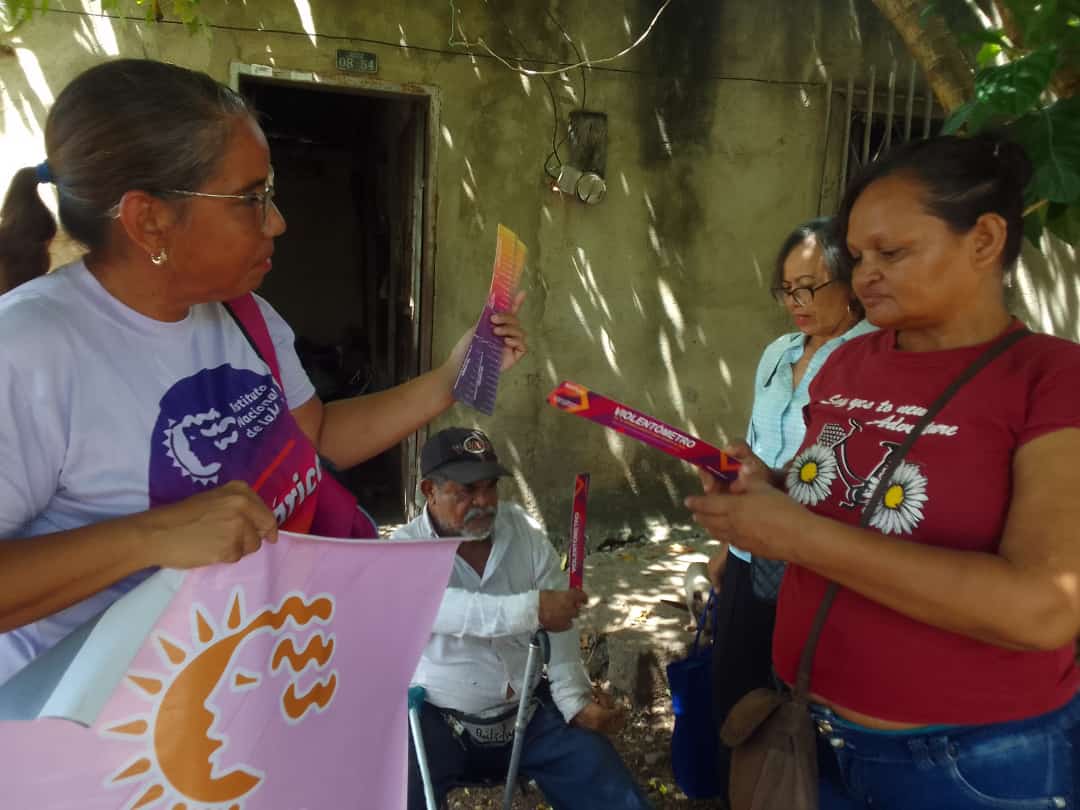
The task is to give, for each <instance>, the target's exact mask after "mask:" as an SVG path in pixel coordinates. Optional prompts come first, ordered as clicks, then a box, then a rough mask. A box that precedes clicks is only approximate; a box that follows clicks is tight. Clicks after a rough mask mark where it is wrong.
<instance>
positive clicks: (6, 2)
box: [0, 0, 206, 34]
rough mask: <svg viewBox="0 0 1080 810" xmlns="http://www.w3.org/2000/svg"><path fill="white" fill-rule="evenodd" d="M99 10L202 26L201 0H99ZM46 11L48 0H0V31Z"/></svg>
mask: <svg viewBox="0 0 1080 810" xmlns="http://www.w3.org/2000/svg"><path fill="white" fill-rule="evenodd" d="M99 2H100V3H101V10H102V11H103V12H105V13H107V14H114V15H116V16H120V17H123V16H128V15H129V14H132V12H134V13H136V14H138V15H140V16H142V17H143V18H144V19H145V20H146V21H147V22H155V21H156V22H160V21H162V20H164V19H165V18H166V17H167V16H171V17H173V18H175V19H178V20H179V21H180V22H182V23H184V25H185V26H186V27H187V29H188V30H189V31H190V32H192V33H195V32H197V31H200V30H202V29H204V28H205V27H206V18H205V17H204V16H203V14H202V3H201V0H99ZM48 10H49V0H0V32H6V33H9V34H10V33H11V32H12V31H14V30H15V29H16V28H17V27H18V26H20V25H22V24H23V23H24V22H26V21H27V20H29V19H30V18H31V17H32V16H33V14H34V13H35V12H36V13H45V12H47V11H48Z"/></svg>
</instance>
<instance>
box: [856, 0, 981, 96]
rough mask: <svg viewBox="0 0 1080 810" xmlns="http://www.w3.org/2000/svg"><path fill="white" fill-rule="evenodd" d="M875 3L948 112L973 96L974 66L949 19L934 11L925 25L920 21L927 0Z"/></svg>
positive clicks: (897, 0) (898, 0) (878, 1)
mask: <svg viewBox="0 0 1080 810" xmlns="http://www.w3.org/2000/svg"><path fill="white" fill-rule="evenodd" d="M874 5H875V6H877V7H878V10H879V11H880V12H881V13H882V15H884V17H885V19H887V20H888V21H889V22H891V23H892V24H893V27H894V28H895V29H896V32H897V33H898V34H899V35H900V38H901V39H903V40H904V44H905V45H907V48H908V51H910V52H911V55H912V56H913V57H914V58H915V61H916V62H917V63H918V65H919V67H920V68H922V71H923V73H924V74H926V78H927V80H928V81H929V82H930V88H931V89H932V90H933V91H934V95H935V96H936V97H937V100H938V101H939V102H941V106H942V107H944V108H945V110H946V112H950V113H951V112H952V111H953V110H955V109H956V108H957V107H959V106H960V105H961V104H963V103H964V102H966V101H968V100H969V99H970V98H971V96H972V94H973V92H974V89H975V83H974V76H973V73H972V69H971V65H970V64H969V63H968V60H967V57H966V56H965V55H964V52H963V51H962V50H960V45H959V44H958V43H957V42H956V39H955V38H954V37H953V35H952V34H951V33H950V32H949V30H948V28H947V27H946V26H945V21H944V20H942V19H941V17H939V16H938V15H936V14H931V15H929V17H928V18H927V20H926V25H925V26H923V25H921V24H920V23H919V15H920V14H921V13H922V11H923V9H924V8H925V7H926V5H927V0H874Z"/></svg>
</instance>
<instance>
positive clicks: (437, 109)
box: [229, 62, 442, 520]
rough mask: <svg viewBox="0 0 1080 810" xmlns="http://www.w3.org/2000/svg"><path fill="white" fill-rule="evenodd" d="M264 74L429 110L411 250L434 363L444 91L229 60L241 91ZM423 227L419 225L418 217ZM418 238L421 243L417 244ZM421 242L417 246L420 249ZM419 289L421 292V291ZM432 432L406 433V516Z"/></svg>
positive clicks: (417, 323) (415, 317) (426, 350)
mask: <svg viewBox="0 0 1080 810" xmlns="http://www.w3.org/2000/svg"><path fill="white" fill-rule="evenodd" d="M242 76H244V77H248V78H252V79H266V80H268V81H270V82H272V83H274V84H292V85H300V86H303V85H313V87H312V88H311V89H313V90H314V89H316V88H318V89H323V90H330V91H331V92H337V93H341V94H355V95H365V96H389V97H392V98H399V99H406V100H409V101H413V102H417V101H419V102H420V104H421V106H422V107H423V109H424V113H425V124H426V126H425V132H424V134H423V136H422V141H423V142H422V146H421V148H422V150H423V154H422V155H421V158H422V161H423V165H422V170H421V171H419V172H416V173H415V175H416V179H415V187H414V189H413V196H414V199H416V200H419V203H420V204H419V205H418V206H416V207H415V208H414V211H413V227H412V230H413V250H412V256H413V261H412V268H411V276H412V278H411V284H412V290H413V300H412V313H411V315H412V328H413V340H414V345H415V346H416V354H417V357H416V365H417V373H418V374H423V373H424V372H426V371H429V370H430V369H431V344H432V332H433V328H434V320H435V318H434V301H435V226H436V209H437V205H436V200H437V196H436V194H435V178H436V177H437V176H438V156H439V138H438V133H439V131H440V113H441V109H442V104H441V94H440V91H439V88H438V87H435V86H434V85H427V84H416V83H413V82H390V81H385V80H383V79H376V78H371V77H369V76H350V75H347V74H342V73H337V72H332V73H326V72H315V71H309V70H291V69H288V68H280V67H274V66H271V65H260V64H254V63H248V62H230V63H229V86H230V87H231V88H232V89H233V90H235V91H237V92H239V91H240V78H241V77H242ZM417 218H419V219H420V220H421V221H420V226H421V227H420V228H419V229H417V228H416V227H415V226H416V219H417ZM417 239H419V244H417ZM417 248H419V249H418V250H417ZM417 293H418V294H417ZM427 434H428V428H427V425H424V426H422V427H421V428H420V429H419V430H417V431H416V432H414V433H412V434H410V435H409V436H407V437H406V438H405V439H404V440H403V441H404V443H405V447H404V451H403V454H402V455H403V464H402V479H403V480H402V487H403V492H402V499H403V504H402V506H403V509H404V514H405V519H406V520H409V519H411V518H412V517H413V516H414V514H415V512H416V502H415V499H414V497H413V495H414V494H415V492H416V487H417V484H418V483H419V476H420V447H421V446H422V445H423V443H424V440H426V438H427Z"/></svg>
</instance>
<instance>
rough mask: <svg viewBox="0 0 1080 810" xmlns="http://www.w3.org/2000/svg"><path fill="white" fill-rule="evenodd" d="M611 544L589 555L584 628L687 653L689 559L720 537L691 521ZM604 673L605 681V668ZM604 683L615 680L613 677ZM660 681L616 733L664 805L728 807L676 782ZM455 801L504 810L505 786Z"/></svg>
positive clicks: (538, 803) (461, 794) (472, 809)
mask: <svg viewBox="0 0 1080 810" xmlns="http://www.w3.org/2000/svg"><path fill="white" fill-rule="evenodd" d="M605 546H606V548H605V550H604V551H600V552H594V553H592V554H590V555H589V557H588V558H587V559H586V573H585V588H586V590H587V591H588V592H589V593H590V596H591V597H592V598H591V600H590V609H589V612H588V614H587V616H586V617H584V619H583V620H582V621H581V622H580V623H579V624H580V627H579V629H580V630H581V631H582V632H583V634H584V635H586V636H588V635H589V634H604V633H607V634H620V633H621V634H626V633H632V634H635V635H637V636H638V637H640V638H643V639H647V642H646V643H647V645H648V646H649V647H650V648H651V649H652V652H653V653H654V654H655V655H657V657H658V658H659V666H660V667H662V665H663V663H664V662H665V661H666V660H669V658H670V656H671V655H672V654H673V651H674V650H679V654H681V652H682V651H683V650H684V649H685V645H686V643H687V642H688V641H689V640H690V639H691V638H692V637H693V636H692V633H689V632H688V631H687V621H688V615H687V613H686V612H685V610H682V611H680V610H679V609H677V606H678V604H679V603H682V602H683V601H684V593H683V572H684V571H685V570H686V566H687V565H688V564H689V563H691V562H695V561H704V560H707V559H708V557H709V555H710V554H712V553H715V551H716V549H717V547H718V546H717V544H716V541H714V540H711V539H710V538H708V537H706V536H704V535H702V534H701V533H700V532H699V530H697V528H696V527H690V526H685V527H672V528H668V529H663V530H655V531H653V532H650V533H649V534H648V535H646V536H642V537H636V538H611V540H610V541H608V542H607V543H606V544H605ZM584 652H585V651H584V650H583V653H584ZM585 658H586V659H588V654H587V653H586V654H585ZM589 668H590V670H591V669H592V666H591V665H590V666H589ZM590 674H592V673H590ZM605 675H606V673H605ZM594 677H596V675H594ZM599 680H601V681H604V676H603V675H601V676H600V679H599ZM603 685H605V686H608V687H610V686H611V684H610V683H607V682H604V683H603ZM655 687H656V688H655V689H654V691H653V693H652V696H651V699H649V700H647V701H642V700H641V696H640V695H639V696H638V698H637V700H638V705H637V708H634V709H631V710H630V711H629V712H628V717H627V722H626V725H625V727H624V728H623V730H622V732H621V733H620V734H619V735H618V736H617V737H616V738H615V739H614V740H613V742H614V743H615V747H616V748H617V749H618V751H619V753H620V754H621V755H622V757H623V760H624V761H625V762H626V764H627V766H628V767H629V768H630V771H631V772H632V773H633V774H634V776H635V778H636V779H637V780H638V783H639V784H640V785H641V786H642V787H643V788H644V789H645V790H646V792H647V794H648V796H649V799H650V800H651V801H652V803H653V807H654V808H656V810H699V809H700V810H703V808H711V809H719V810H722V809H723V808H724V803H723V802H722V801H720V800H719V799H717V800H701V799H689V798H687V797H686V795H685V794H683V793H682V791H680V790H679V788H678V786H677V785H676V784H675V779H674V777H673V776H672V773H671V751H670V746H671V731H672V728H673V725H674V717H673V715H672V712H671V700H670V697H669V696H668V693H667V689H666V684H662V683H657V684H655ZM619 697H620V701H621V702H622V703H623V705H624V706H628V707H629V706H630V705H631V698H630V696H629V695H625V694H623V695H620V696H619ZM449 804H450V810H499V809H500V808H501V807H502V788H501V787H499V788H493V789H487V790H479V789H476V788H470V789H468V791H466V790H464V789H462V790H458V791H456V792H455V793H453V794H451V796H450V801H449ZM547 808H549V805H547V804H546V803H545V802H544V801H543V798H542V797H541V796H540V794H539V791H537V790H536V789H535V787H533V788H532V789H530V791H529V794H528V795H527V796H522V795H521V794H520V793H519V794H518V796H517V798H516V799H515V801H514V810H547ZM589 810H592V808H589ZM596 810H603V809H602V808H596Z"/></svg>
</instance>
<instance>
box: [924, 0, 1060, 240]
mask: <svg viewBox="0 0 1080 810" xmlns="http://www.w3.org/2000/svg"><path fill="white" fill-rule="evenodd" d="M995 2H996V3H997V4H998V5H999V6H1002V7H1004V8H1006V9H1007V10H1008V11H1009V15H1008V16H1009V17H1011V20H1008V30H1009V33H1010V35H1011V37H1007V36H1006V35H1005V32H1004V31H1003V30H1002V29H999V28H996V27H993V28H987V29H985V30H982V31H981V32H980V31H976V32H972V31H971V30H969V29H966V28H965V29H964V30H961V29H959V28H958V27H957V26H955V25H950V28H951V30H952V31H953V34H954V35H955V36H956V37H957V39H958V40H959V41H961V42H962V43H966V44H967V45H970V46H972V50H973V51H974V48H975V47H976V46H977V47H978V48H979V50H978V53H977V55H976V63H977V67H976V70H975V92H974V95H973V97H972V98H971V99H970V100H969V101H968V102H967V103H966V104H963V105H962V106H960V107H959V108H958V109H957V110H955V111H954V113H953V114H952V115H951V116H949V119H948V120H947V121H946V122H945V126H944V128H943V130H942V131H943V132H945V133H957V132H961V131H962V132H965V133H967V134H968V135H977V134H979V133H981V132H985V131H987V130H1001V131H1003V132H1004V134H1005V135H1006V136H1007V137H1009V138H1010V139H1011V140H1014V141H1016V142H1017V143H1019V144H1020V145H1021V146H1023V147H1024V148H1025V150H1026V151H1027V153H1028V157H1029V158H1030V159H1031V162H1032V166H1033V175H1032V179H1031V182H1030V184H1029V185H1028V187H1027V189H1026V193H1025V197H1026V201H1027V203H1028V205H1029V212H1028V215H1027V216H1026V217H1025V218H1024V230H1025V233H1026V234H1027V237H1028V238H1029V239H1030V240H1031V241H1032V242H1033V243H1034V244H1036V245H1038V244H1039V238H1040V237H1041V235H1042V234H1043V232H1044V230H1045V231H1049V232H1051V233H1053V234H1055V235H1056V236H1058V237H1060V238H1061V239H1064V240H1065V241H1067V242H1069V243H1070V244H1074V245H1080V97H1072V98H1062V99H1060V100H1057V101H1055V100H1054V98H1053V95H1052V94H1051V93H1050V92H1048V91H1049V90H1050V89H1051V86H1052V83H1053V80H1054V76H1055V73H1056V72H1057V71H1061V75H1062V76H1064V75H1065V74H1069V75H1073V73H1072V72H1075V71H1077V70H1080V0H995ZM930 5H931V6H934V5H935V4H934V3H931V4H930ZM938 13H941V11H940V10H939V11H938ZM1002 59H1007V60H1009V61H1007V62H1005V63H1004V64H995V63H996V62H1000V61H1002ZM1058 89H1060V86H1059V87H1058ZM1051 102H1052V103H1051Z"/></svg>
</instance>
